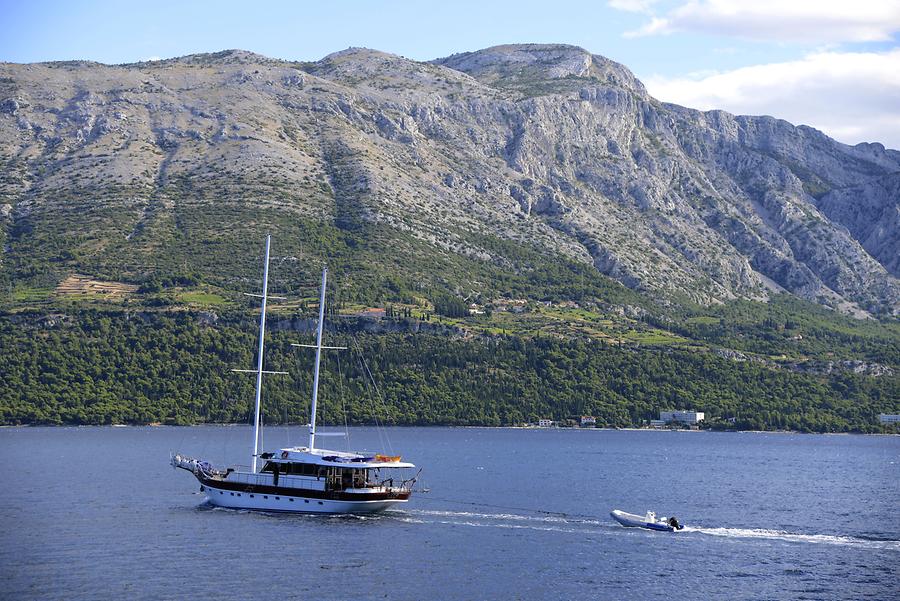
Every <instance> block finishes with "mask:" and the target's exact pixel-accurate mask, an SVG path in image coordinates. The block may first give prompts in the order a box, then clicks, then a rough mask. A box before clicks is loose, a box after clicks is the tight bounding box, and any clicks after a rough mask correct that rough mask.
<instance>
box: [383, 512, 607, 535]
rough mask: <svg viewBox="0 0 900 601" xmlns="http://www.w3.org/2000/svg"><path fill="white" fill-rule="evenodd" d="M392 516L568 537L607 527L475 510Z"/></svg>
mask: <svg viewBox="0 0 900 601" xmlns="http://www.w3.org/2000/svg"><path fill="white" fill-rule="evenodd" d="M394 515H395V517H396V518H397V519H401V520H403V521H407V522H412V523H427V524H448V525H452V526H470V527H475V528H507V529H514V530H539V531H544V532H562V533H568V534H578V533H581V534H584V533H592V532H597V533H599V531H600V529H603V528H608V527H610V526H611V525H610V524H608V523H606V522H604V521H602V520H599V519H593V518H580V517H571V516H566V515H522V514H518V513H482V512H476V511H436V510H425V509H413V510H410V511H403V512H399V511H398V512H396V513H395V514H394Z"/></svg>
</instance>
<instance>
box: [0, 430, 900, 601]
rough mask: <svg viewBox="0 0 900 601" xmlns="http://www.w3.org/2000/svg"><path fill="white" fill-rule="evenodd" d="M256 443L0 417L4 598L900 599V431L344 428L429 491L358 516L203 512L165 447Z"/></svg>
mask: <svg viewBox="0 0 900 601" xmlns="http://www.w3.org/2000/svg"><path fill="white" fill-rule="evenodd" d="M264 433H265V447H266V448H267V449H270V450H271V449H276V448H277V447H279V446H285V445H298V444H299V445H302V444H304V442H305V433H304V430H303V429H302V428H281V427H273V428H269V429H266V430H265V431H264ZM321 441H322V442H326V441H327V442H328V443H329V446H332V447H334V448H338V449H341V448H345V447H346V446H347V443H346V442H344V441H339V439H335V438H327V439H321ZM250 443H251V437H250V430H249V428H247V427H246V426H241V427H212V426H208V427H193V428H167V427H161V428H151V427H147V428H115V427H112V428H5V429H0V456H2V459H3V461H2V465H0V598H3V599H122V598H127V599H176V598H189V597H193V598H201V599H204V598H213V597H218V598H228V599H295V598H296V599H323V600H330V599H334V600H347V599H410V600H412V599H448V600H455V599H669V600H671V599H866V598H870V599H880V600H888V599H897V598H900V579H898V576H900V574H898V571H900V568H898V566H900V520H898V517H897V516H898V515H900V511H898V510H900V437H897V436H827V435H805V434H765V433H708V432H650V431H600V430H562V429H560V430H557V429H528V430H526V429H487V428H483V429H482V428H389V429H386V430H377V429H374V428H352V429H350V431H349V447H350V448H353V449H358V450H366V451H373V452H374V451H377V452H386V453H388V454H391V455H395V454H402V455H403V458H404V460H409V461H413V462H415V463H416V464H417V465H419V466H421V467H422V472H421V475H420V481H419V483H417V485H416V487H417V489H424V488H427V489H428V492H418V493H416V494H414V496H413V499H412V500H411V501H410V502H409V503H408V504H405V505H402V506H398V508H396V509H393V510H390V511H388V512H386V513H384V514H380V515H377V516H366V517H355V516H333V517H328V516H312V515H289V514H268V513H257V512H245V511H234V510H228V509H214V508H211V507H209V506H207V505H206V504H204V502H203V499H204V497H203V495H201V494H199V485H198V483H197V482H196V480H195V479H194V477H193V476H192V475H191V474H189V473H188V472H185V471H182V470H173V469H172V468H171V467H169V465H168V459H169V453H170V452H172V451H178V452H181V453H184V454H188V455H192V456H195V457H201V458H204V459H207V460H209V461H211V462H213V463H219V464H222V463H243V464H247V463H248V461H249V454H250V448H251V444H250ZM612 509H622V510H625V511H628V512H632V513H644V512H645V511H646V510H648V509H650V510H655V511H656V512H657V513H658V514H660V515H675V516H677V517H678V519H679V520H680V521H681V522H683V523H684V524H686V525H687V526H686V528H685V529H684V530H682V531H680V532H677V533H661V532H651V531H646V530H640V529H626V528H623V527H621V526H619V525H618V524H617V523H615V522H614V521H613V520H612V518H610V517H609V511H610V510H612Z"/></svg>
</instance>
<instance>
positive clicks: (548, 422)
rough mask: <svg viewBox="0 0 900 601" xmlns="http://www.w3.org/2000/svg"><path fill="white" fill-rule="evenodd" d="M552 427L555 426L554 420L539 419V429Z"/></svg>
mask: <svg viewBox="0 0 900 601" xmlns="http://www.w3.org/2000/svg"><path fill="white" fill-rule="evenodd" d="M552 426H553V420H552V419H539V420H538V427H539V428H550V427H552Z"/></svg>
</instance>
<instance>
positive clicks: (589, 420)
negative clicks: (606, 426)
mask: <svg viewBox="0 0 900 601" xmlns="http://www.w3.org/2000/svg"><path fill="white" fill-rule="evenodd" d="M596 426H597V418H596V417H594V416H593V415H582V416H581V427H582V428H594V427H596Z"/></svg>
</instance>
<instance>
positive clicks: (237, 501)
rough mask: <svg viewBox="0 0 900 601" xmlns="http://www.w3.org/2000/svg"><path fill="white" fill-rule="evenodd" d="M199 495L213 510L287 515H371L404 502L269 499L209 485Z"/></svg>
mask: <svg viewBox="0 0 900 601" xmlns="http://www.w3.org/2000/svg"><path fill="white" fill-rule="evenodd" d="M203 491H204V492H205V493H206V500H207V501H208V502H209V503H210V504H211V505H215V506H217V507H227V508H229V509H251V510H254V511H283V512H290V513H324V514H339V513H374V512H378V511H384V510H385V509H387V508H388V507H391V506H393V505H396V504H397V503H406V501H407V499H382V500H378V501H336V500H333V499H309V498H305V497H299V496H287V495H282V494H279V495H273V494H260V493H247V492H236V491H231V490H220V489H217V488H214V487H212V486H209V485H204V486H203Z"/></svg>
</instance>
